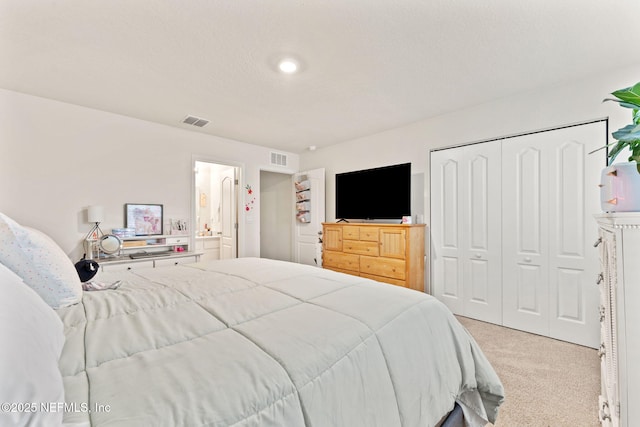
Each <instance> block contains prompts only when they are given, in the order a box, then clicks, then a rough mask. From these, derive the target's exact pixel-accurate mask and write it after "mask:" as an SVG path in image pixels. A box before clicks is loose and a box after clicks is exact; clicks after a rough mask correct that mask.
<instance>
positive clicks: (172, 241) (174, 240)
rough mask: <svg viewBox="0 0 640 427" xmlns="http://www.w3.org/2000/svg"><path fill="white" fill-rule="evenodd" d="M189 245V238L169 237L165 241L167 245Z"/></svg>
mask: <svg viewBox="0 0 640 427" xmlns="http://www.w3.org/2000/svg"><path fill="white" fill-rule="evenodd" d="M187 243H189V236H175V237H167V239H166V240H165V244H166V245H186V244H187Z"/></svg>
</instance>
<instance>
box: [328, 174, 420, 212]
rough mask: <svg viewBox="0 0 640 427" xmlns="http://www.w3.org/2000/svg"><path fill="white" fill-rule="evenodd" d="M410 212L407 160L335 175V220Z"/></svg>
mask: <svg viewBox="0 0 640 427" xmlns="http://www.w3.org/2000/svg"><path fill="white" fill-rule="evenodd" d="M409 215H411V163H403V164H399V165H393V166H385V167H380V168H374V169H365V170H359V171H354V172H345V173H339V174H336V219H386V220H389V219H398V220H399V219H401V218H402V217H403V216H409Z"/></svg>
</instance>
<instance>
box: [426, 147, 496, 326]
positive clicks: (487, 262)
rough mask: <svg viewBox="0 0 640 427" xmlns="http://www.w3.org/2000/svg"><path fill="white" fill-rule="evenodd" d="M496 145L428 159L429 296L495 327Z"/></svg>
mask: <svg viewBox="0 0 640 427" xmlns="http://www.w3.org/2000/svg"><path fill="white" fill-rule="evenodd" d="M500 165H501V160H500V142H499V141H494V142H489V143H484V144H476V145H469V146H465V147H458V148H453V149H447V150H442V151H436V152H433V153H431V197H432V199H431V204H432V209H431V233H432V239H433V248H432V250H433V257H432V269H433V281H432V283H433V286H432V287H433V292H434V295H435V296H436V297H437V298H438V299H440V300H441V301H443V302H444V303H445V304H446V305H447V306H449V308H450V309H451V310H452V311H453V312H454V313H456V314H461V315H463V316H468V317H472V318H474V319H479V320H484V321H487V322H492V323H497V324H500V323H501V321H502V310H501V306H502V296H501V286H500V281H501V275H502V270H501V239H500V233H501V222H500V197H501V195H500V175H501V174H500Z"/></svg>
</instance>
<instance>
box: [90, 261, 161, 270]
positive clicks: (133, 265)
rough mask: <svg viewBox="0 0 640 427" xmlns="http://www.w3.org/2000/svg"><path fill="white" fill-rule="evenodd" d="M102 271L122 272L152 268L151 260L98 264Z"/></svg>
mask: <svg viewBox="0 0 640 427" xmlns="http://www.w3.org/2000/svg"><path fill="white" fill-rule="evenodd" d="M100 268H102V271H123V270H138V269H141V268H153V260H144V261H132V262H127V263H117V264H116V263H114V264H111V263H108V262H105V263H102V264H100Z"/></svg>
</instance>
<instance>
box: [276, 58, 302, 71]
mask: <svg viewBox="0 0 640 427" xmlns="http://www.w3.org/2000/svg"><path fill="white" fill-rule="evenodd" d="M278 69H279V70H280V71H282V72H283V73H286V74H293V73H295V72H296V71H298V61H296V60H294V59H290V58H286V59H283V60H281V61H280V62H279V63H278Z"/></svg>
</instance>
